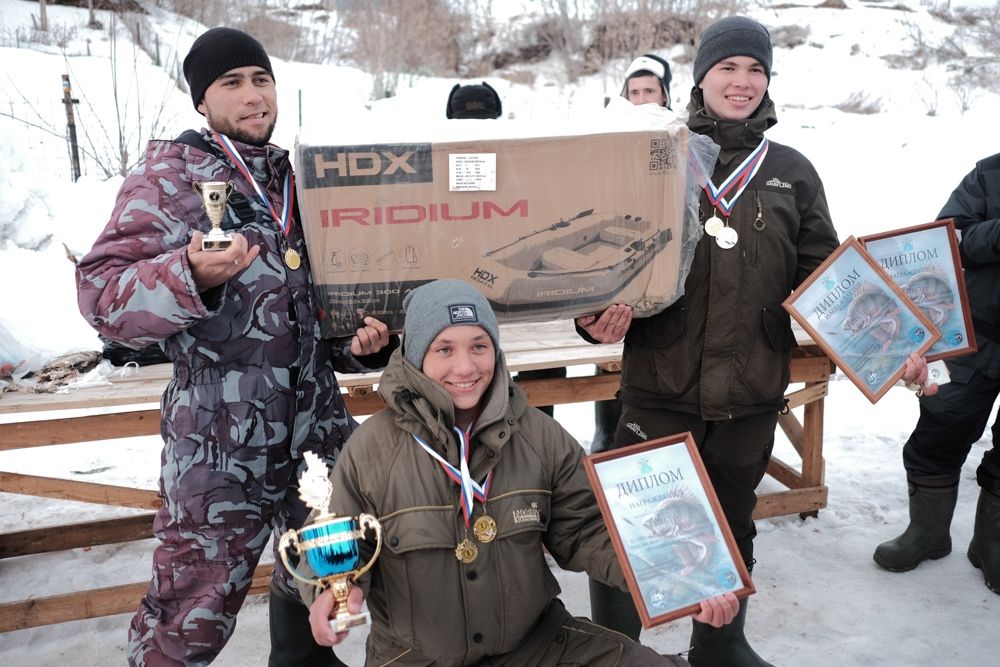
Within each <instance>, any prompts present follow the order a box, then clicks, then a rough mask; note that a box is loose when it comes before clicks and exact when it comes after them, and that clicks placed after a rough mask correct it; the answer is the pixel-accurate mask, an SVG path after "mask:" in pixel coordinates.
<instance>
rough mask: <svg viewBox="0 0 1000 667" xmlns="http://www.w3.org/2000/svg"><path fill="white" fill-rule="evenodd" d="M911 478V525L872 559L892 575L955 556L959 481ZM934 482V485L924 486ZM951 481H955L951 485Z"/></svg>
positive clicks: (883, 545) (909, 482)
mask: <svg viewBox="0 0 1000 667" xmlns="http://www.w3.org/2000/svg"><path fill="white" fill-rule="evenodd" d="M941 481H942V480H941V479H940V478H929V477H924V478H918V477H910V478H909V479H908V481H907V486H908V487H909V491H910V525H908V526H907V527H906V530H904V531H903V534H902V535H900V536H899V537H897V538H895V539H893V540H889V541H888V542H883V543H882V544H880V545H878V546H877V547H876V548H875V553H874V554H872V558H873V559H874V560H875V562H876V563H878V564H879V565H880V566H881V567H883V568H885V569H886V570H889V571H890V572H907V571H909V570H912V569H913V568H915V567H916V566H917V565H920V563H922V562H923V561H925V560H927V559H928V558H931V559H937V558H943V557H945V556H947V555H948V554H950V553H951V532H950V529H951V517H952V515H953V514H954V513H955V503H956V502H957V501H958V480H957V479H956V478H951V477H949V478H947V480H946V483H945V484H940V483H939V484H937V485H934V482H941ZM921 482H931V484H921ZM947 482H951V483H950V484H948V483H947Z"/></svg>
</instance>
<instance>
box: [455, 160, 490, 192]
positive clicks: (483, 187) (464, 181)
mask: <svg viewBox="0 0 1000 667" xmlns="http://www.w3.org/2000/svg"><path fill="white" fill-rule="evenodd" d="M496 189H497V154H496V153H451V154H449V155H448V190H450V191H451V192H496Z"/></svg>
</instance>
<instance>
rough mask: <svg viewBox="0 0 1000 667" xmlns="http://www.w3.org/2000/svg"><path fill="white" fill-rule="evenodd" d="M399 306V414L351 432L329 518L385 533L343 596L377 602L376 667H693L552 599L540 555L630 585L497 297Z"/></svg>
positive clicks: (720, 606) (452, 289)
mask: <svg viewBox="0 0 1000 667" xmlns="http://www.w3.org/2000/svg"><path fill="white" fill-rule="evenodd" d="M403 307H404V308H405V311H406V314H405V320H404V323H403V347H402V349H399V350H396V351H395V352H394V353H393V355H392V358H391V359H390V360H389V365H388V366H387V367H386V369H385V372H384V373H383V374H382V378H381V381H380V382H379V386H378V392H379V394H380V395H381V396H382V398H383V400H385V403H386V406H387V407H386V408H385V409H383V410H382V411H380V412H379V413H377V414H375V415H374V416H372V417H370V418H369V419H368V420H367V421H365V422H364V423H363V424H362V425H361V426H360V427H359V428H358V430H357V431H355V433H354V435H353V436H351V439H350V440H349V441H348V443H347V446H346V447H345V448H344V452H343V454H342V456H341V459H340V461H339V462H338V463H337V466H336V467H335V468H334V469H333V472H332V473H331V475H330V481H331V482H332V489H333V490H332V497H331V500H330V505H329V510H330V511H332V512H334V513H336V514H338V515H341V516H351V515H354V516H356V515H358V514H359V513H362V512H363V513H367V514H372V515H375V516H377V517H378V518H379V520H380V521H381V523H382V531H383V547H382V551H381V554H380V555H379V557H378V559H377V560H375V563H374V565H373V566H372V569H371V571H370V572H368V573H366V574H365V575H363V576H362V577H360V578H359V579H358V580H357V582H356V584H357V587H355V588H353V589H352V590H351V592H350V594H349V596H348V601H347V605H348V610H349V611H350V612H351V613H357V612H358V611H360V610H361V605H362V601H363V600H364V599H367V601H368V609H369V611H370V612H371V616H372V622H371V628H370V631H369V635H368V644H367V659H366V664H367V665H372V666H374V665H386V664H392V665H398V666H400V667H404V666H407V665H409V666H414V667H415V666H418V665H419V666H420V667H427V666H429V665H452V666H457V665H486V664H489V665H506V666H508V667H515V666H527V665H532V666H535V667H545V666H547V665H570V664H572V665H589V666H590V667H602V666H607V667H611V666H612V665H615V666H620V667H625V666H639V665H685V664H687V663H686V662H685V661H684V660H682V659H681V658H678V657H664V656H659V655H657V654H656V653H655V652H653V651H652V650H650V649H649V648H646V647H644V646H641V645H639V644H637V643H635V642H633V641H631V640H630V639H628V638H627V637H625V636H623V635H621V634H619V633H617V632H612V631H610V630H607V629H606V628H602V627H600V626H598V625H595V624H593V623H591V622H590V621H588V620H586V619H582V618H573V617H572V616H570V614H569V613H568V612H567V611H566V609H565V607H564V606H563V604H562V602H560V601H559V599H558V598H557V597H556V595H557V594H558V586H557V584H556V582H555V579H554V578H553V577H552V573H551V572H550V571H549V565H548V563H547V562H546V559H545V556H544V554H543V550H542V547H543V546H544V547H545V549H547V550H548V552H549V554H551V555H552V557H553V558H554V559H555V560H556V562H558V563H559V564H560V565H561V566H562V567H564V568H567V569H570V570H576V571H580V570H586V571H587V572H589V573H590V574H591V575H592V576H594V577H597V578H599V579H601V580H602V581H605V582H607V583H609V584H612V585H615V586H618V587H621V588H624V587H625V585H626V584H625V577H624V575H623V573H622V570H621V568H620V567H619V565H618V561H617V559H616V557H615V553H614V549H613V548H612V546H611V539H610V537H609V536H608V532H607V529H606V527H605V525H604V522H603V520H602V519H601V513H600V509H599V508H598V505H597V501H596V499H595V497H594V494H593V491H592V490H591V487H590V483H589V482H588V479H587V475H586V473H585V471H584V469H583V465H582V455H583V450H582V448H581V447H580V445H579V444H578V443H577V442H576V440H574V439H573V437H572V436H570V435H569V434H568V433H567V432H566V431H565V430H563V428H562V427H561V426H560V425H559V423H558V422H556V421H555V420H554V419H552V418H551V417H549V416H548V415H546V414H544V413H542V412H541V411H540V410H537V409H535V408H532V407H530V406H529V405H528V404H527V399H526V397H525V395H524V392H523V391H521V389H520V388H518V387H517V385H516V384H514V383H513V382H512V381H511V380H510V374H509V373H508V372H507V368H506V364H505V361H504V355H503V353H502V352H501V351H500V348H499V346H498V343H499V337H500V332H499V327H498V325H497V321H496V317H495V315H494V314H493V311H492V310H491V308H490V305H489V302H488V301H487V300H486V298H485V297H483V296H482V294H480V293H479V291H478V290H476V289H475V288H474V287H472V286H471V285H469V284H468V283H465V282H463V281H460V280H454V279H442V280H436V281H434V282H431V283H427V284H425V285H422V286H421V287H418V288H417V289H415V290H413V291H412V292H411V293H410V294H408V295H407V296H406V298H405V300H404V302H403ZM463 459H464V460H465V461H466V462H467V464H463V463H462V461H463ZM465 483H468V484H470V485H471V486H472V488H473V489H474V491H473V492H472V494H471V498H470V500H471V502H469V503H467V502H465V501H463V500H462V497H463V494H462V487H461V485H462V484H465ZM373 548H374V547H373V545H370V544H368V545H366V546H364V547H363V550H365V549H366V550H367V555H365V556H364V557H365V558H367V557H368V556H370V554H371V549H373ZM301 565H305V564H304V563H303V564H300V566H301ZM300 589H301V593H302V596H303V599H306V600H309V599H310V598H315V600H314V601H313V602H312V605H311V608H310V617H309V618H310V624H311V627H312V631H313V634H314V636H315V638H316V640H317V641H318V642H319V643H320V644H328V645H335V644H337V643H339V642H341V641H343V639H344V638H345V637H346V636H347V633H346V632H344V633H335V632H334V631H333V630H331V628H330V625H329V619H330V617H331V615H332V613H333V612H334V611H335V602H334V599H333V596H332V594H331V592H330V591H329V590H327V591H325V592H323V593H321V594H319V595H318V596H317V590H316V589H315V587H313V586H312V585H308V584H301V583H300ZM737 609H738V603H737V601H736V598H735V596H733V595H732V594H731V593H730V594H726V595H725V596H719V597H717V598H712V599H711V600H709V601H706V602H704V603H702V608H701V611H700V612H699V614H698V618H699V619H700V620H701V621H702V622H704V623H706V624H710V625H711V626H716V625H722V624H724V623H726V622H729V621H730V620H731V619H732V617H733V615H734V614H735V613H736V611H737Z"/></svg>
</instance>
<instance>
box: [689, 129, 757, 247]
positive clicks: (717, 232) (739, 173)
mask: <svg viewBox="0 0 1000 667" xmlns="http://www.w3.org/2000/svg"><path fill="white" fill-rule="evenodd" d="M768 146H769V143H768V140H767V137H764V138H763V139H761V141H760V143H759V144H757V148H755V149H753V151H751V152H750V155H748V156H747V157H746V159H745V160H743V162H741V163H740V166H738V167H736V169H735V170H734V171H733V173H731V174H730V175H729V177H728V178H726V180H724V181H723V182H722V184H721V185H718V186H716V185H715V183H713V182H712V179H711V178H708V179H706V180H705V185H704V187H703V189H704V190H705V194H706V195H708V201H709V202H710V203H711V204H712V206H714V207H715V208H716V209H717V210H718V211H719V214H720V215H722V217H723V218H724V219H725V222H724V221H723V220H722V219H720V218H719V217H718V216H716V215H714V214H713V215H712V217H711V218H709V219H708V220H706V221H705V233H706V234H708V235H709V236H714V237H715V243H716V245H718V246H719V247H720V248H723V249H725V250H728V249H729V248H732V247H733V246H735V245H736V243H737V241H738V240H739V234H737V232H736V230H735V229H733V228H732V227H730V226H729V224H728V220H729V216H730V215H731V214H732V212H733V208H734V207H735V206H736V201H737V200H738V199H739V198H740V195H742V194H743V191H744V190H746V188H747V186H748V185H749V184H750V181H751V180H753V177H754V175H756V173H757V170H758V169H760V165H761V164H763V162H764V158H765V157H766V156H767V148H768ZM733 190H735V192H734V193H733V195H732V197H730V198H729V199H727V198H726V196H727V195H728V194H729V193H730V192H732V191H733Z"/></svg>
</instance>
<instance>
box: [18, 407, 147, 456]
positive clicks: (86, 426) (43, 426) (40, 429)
mask: <svg viewBox="0 0 1000 667" xmlns="http://www.w3.org/2000/svg"><path fill="white" fill-rule="evenodd" d="M159 433H160V411H159V409H156V410H139V411H135V412H118V413H109V414H100V415H85V416H80V417H63V418H58V419H39V420H35V421H28V422H21V423H16V424H0V451H4V450H8V449H24V448H27V447H44V446H46V445H65V444H70V443H74V442H86V441H89V440H94V439H101V440H110V439H112V438H128V437H132V436H141V435H159Z"/></svg>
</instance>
